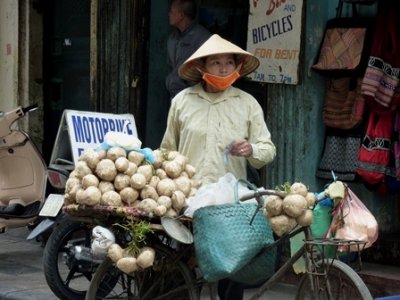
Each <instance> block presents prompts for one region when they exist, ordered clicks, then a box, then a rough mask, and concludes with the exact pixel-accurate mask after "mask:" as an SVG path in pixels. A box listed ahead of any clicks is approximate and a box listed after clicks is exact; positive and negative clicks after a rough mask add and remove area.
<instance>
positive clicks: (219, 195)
mask: <svg viewBox="0 0 400 300" xmlns="http://www.w3.org/2000/svg"><path fill="white" fill-rule="evenodd" d="M236 182H237V179H236V177H235V176H234V175H233V174H232V173H226V174H225V175H224V176H222V177H220V178H219V179H218V182H216V183H210V184H207V185H204V186H202V187H200V188H199V190H198V191H197V192H196V195H194V196H192V197H190V198H188V199H187V200H186V204H187V206H188V207H187V209H186V210H185V212H184V215H185V216H187V217H193V213H194V212H195V210H196V209H198V208H200V207H204V206H208V205H220V204H229V203H234V201H235V185H236ZM249 192H251V191H250V190H249V189H248V188H247V187H246V186H243V185H241V184H240V185H239V186H238V195H239V197H240V196H242V195H244V194H248V193H249ZM248 201H255V202H256V200H248ZM248 201H246V203H248ZM256 203H257V202H256Z"/></svg>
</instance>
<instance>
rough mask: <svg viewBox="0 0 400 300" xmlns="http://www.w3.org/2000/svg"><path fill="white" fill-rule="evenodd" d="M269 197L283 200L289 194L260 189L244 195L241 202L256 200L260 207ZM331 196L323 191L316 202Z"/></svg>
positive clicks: (317, 196)
mask: <svg viewBox="0 0 400 300" xmlns="http://www.w3.org/2000/svg"><path fill="white" fill-rule="evenodd" d="M269 195H276V196H279V197H281V198H285V196H286V195H287V193H285V192H282V191H277V190H266V189H259V190H257V191H253V192H251V193H248V194H245V195H242V196H241V197H240V199H239V200H240V201H246V200H250V199H253V198H255V199H256V200H257V202H258V205H259V206H262V204H263V203H262V197H263V196H269ZM328 196H329V195H328V193H327V191H323V192H321V193H318V194H317V195H316V198H317V199H316V201H317V202H319V201H321V200H324V199H325V198H327V197H328Z"/></svg>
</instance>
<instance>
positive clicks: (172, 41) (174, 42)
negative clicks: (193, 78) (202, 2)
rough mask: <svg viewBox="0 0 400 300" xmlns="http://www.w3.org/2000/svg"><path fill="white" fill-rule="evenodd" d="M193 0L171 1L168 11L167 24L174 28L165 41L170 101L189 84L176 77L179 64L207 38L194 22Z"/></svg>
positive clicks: (167, 84)
mask: <svg viewBox="0 0 400 300" xmlns="http://www.w3.org/2000/svg"><path fill="white" fill-rule="evenodd" d="M196 10H197V7H196V2H195V0H172V2H171V6H170V10H169V13H168V15H169V24H170V25H171V26H173V27H175V30H174V31H173V32H171V34H170V35H169V37H168V41H167V52H168V68H169V74H168V75H167V78H166V87H167V90H168V92H169V94H170V97H171V99H172V98H173V97H174V96H175V95H176V94H177V93H178V92H180V91H181V90H183V89H184V88H187V87H188V86H189V85H190V83H189V82H188V81H185V80H183V79H182V78H180V77H179V75H178V69H179V67H180V66H181V64H182V63H183V62H184V61H185V60H186V59H187V58H188V57H189V56H190V55H192V54H193V52H194V51H195V50H197V49H198V48H199V47H200V46H201V44H203V43H204V41H206V40H207V39H208V38H209V37H210V33H209V32H208V30H207V29H206V28H204V27H203V26H201V25H200V24H198V23H197V22H196V21H195V18H196Z"/></svg>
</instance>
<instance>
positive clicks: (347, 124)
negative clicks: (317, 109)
mask: <svg viewBox="0 0 400 300" xmlns="http://www.w3.org/2000/svg"><path fill="white" fill-rule="evenodd" d="M326 83H327V84H326V91H325V102H324V108H323V114H322V120H323V122H324V124H325V125H326V126H329V127H332V128H339V129H351V128H354V127H356V126H357V125H359V124H360V123H361V121H362V118H363V115H364V108H365V101H364V97H363V96H362V95H361V79H357V78H356V77H341V78H328V79H326Z"/></svg>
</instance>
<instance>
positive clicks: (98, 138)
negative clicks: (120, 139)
mask: <svg viewBox="0 0 400 300" xmlns="http://www.w3.org/2000/svg"><path fill="white" fill-rule="evenodd" d="M64 126H67V129H68V136H69V140H70V143H71V151H72V157H73V161H74V163H75V164H76V163H77V161H78V158H79V157H80V155H81V154H82V152H83V151H84V150H85V149H86V148H96V147H97V146H98V145H100V144H101V143H102V142H103V141H104V136H105V134H106V133H107V132H109V131H116V132H122V133H125V134H129V135H133V136H137V130H136V124H135V118H134V117H133V115H132V114H121V115H120V114H108V113H98V112H88V111H75V110H64V113H63V115H62V119H61V123H60V128H59V134H58V138H57V140H56V143H55V149H56V150H57V149H58V148H60V147H61V146H62V145H58V144H59V143H60V141H61V140H62V138H60V137H59V136H61V134H60V132H62V129H63V127H64ZM56 152H57V153H60V152H62V151H56ZM54 155H55V154H54V153H53V156H54ZM54 159H55V158H54ZM52 161H53V159H52Z"/></svg>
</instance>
